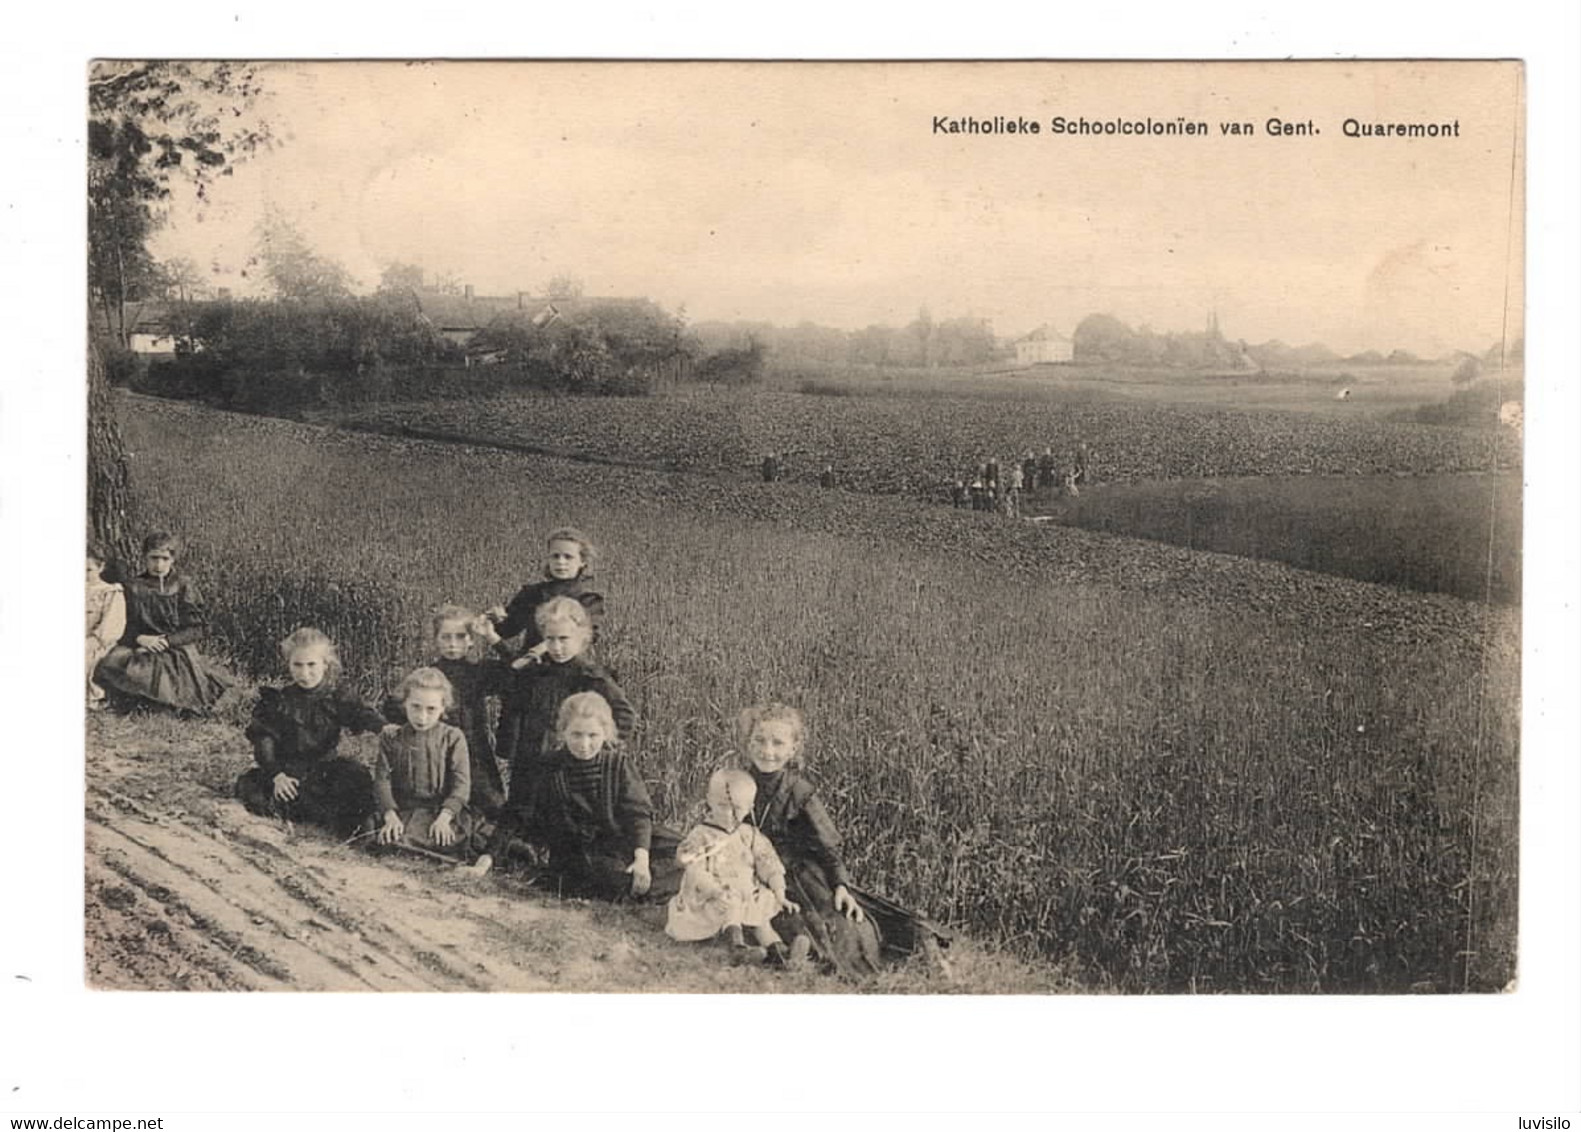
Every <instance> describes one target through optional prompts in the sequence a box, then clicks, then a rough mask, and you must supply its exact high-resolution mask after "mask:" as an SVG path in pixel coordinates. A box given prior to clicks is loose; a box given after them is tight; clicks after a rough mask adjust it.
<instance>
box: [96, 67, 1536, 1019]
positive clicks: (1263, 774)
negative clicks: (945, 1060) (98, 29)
mask: <svg viewBox="0 0 1581 1132" xmlns="http://www.w3.org/2000/svg"><path fill="white" fill-rule="evenodd" d="M1523 82H1524V72H1523V68H1522V65H1521V64H1520V63H1519V62H1513V61H1457V62H1430V61H1423V62H1362V61H1346V62H1314V63H1288V62H1286V63H1252V62H1246V63H1214V64H1203V63H1095V62H1092V63H1060V62H1020V63H861V64H842V63H615V62H553V63H551V62H519V63H517V62H410V63H407V62H357V63H351V62H281V61H273V62H260V63H247V62H235V61H233V62H225V63H219V62H213V63H210V62H202V61H184V62H157V61H144V60H106V61H100V62H96V63H94V64H93V66H92V67H91V69H90V72H89V74H88V75H87V94H88V105H89V123H88V150H89V154H88V168H87V170H86V177H87V182H86V183H87V197H88V217H89V229H88V234H89V240H88V248H87V271H88V294H89V300H90V310H89V312H88V327H89V329H88V333H89V338H90V350H89V374H88V378H89V385H90V392H91V396H90V411H89V419H88V422H87V427H88V433H89V455H90V465H89V467H90V501H89V511H90V514H89V526H90V529H91V531H92V538H91V541H90V543H89V547H88V552H87V603H88V618H87V666H86V670H85V674H84V686H83V691H82V696H83V703H84V705H85V711H86V727H87V777H86V787H87V810H86V819H85V821H86V826H85V842H86V862H85V864H86V878H87V879H86V938H85V945H84V946H85V954H84V962H85V978H86V982H87V984H88V985H89V986H90V987H93V988H105V989H120V990H156V991H170V990H209V991H233V990H234V991H241V990H275V991H386V990H396V991H414V990H425V991H426V990H438V991H555V992H572V993H595V992H620V993H628V994H629V993H647V992H715V991H719V992H731V993H750V994H765V995H766V994H772V993H777V992H795V993H799V994H809V993H824V992H828V993H838V994H850V993H878V992H884V993H904V994H924V995H926V994H934V993H943V992H962V991H964V992H970V993H980V994H1086V993H1098V992H1103V993H1111V994H1112V993H1121V994H1158V993H1172V994H1188V993H1195V994H1214V995H1218V994H1250V993H1256V994H1270V993H1273V994H1361V993H1367V994H1463V993H1468V992H1469V993H1496V992H1503V991H1506V990H1508V989H1510V988H1511V987H1513V986H1514V984H1515V981H1516V979H1517V976H1518V974H1519V971H1520V963H1519V955H1520V952H1519V943H1520V941H1519V939H1518V936H1517V930H1516V925H1517V891H1518V884H1517V881H1518V869H1517V866H1518V862H1519V849H1520V844H1519V836H1518V829H1519V826H1518V817H1519V811H1518V805H1517V801H1518V785H1519V783H1518V778H1519V775H1518V771H1519V764H1520V742H1521V734H1520V721H1521V714H1520V707H1521V705H1520V657H1521V637H1520V614H1521V607H1522V558H1521V546H1522V526H1521V523H1522V510H1521V501H1522V476H1523V440H1522V437H1523V427H1524V425H1523V409H1524V351H1523V337H1524V325H1523V309H1524V293H1523V283H1524V254H1523V250H1524V230H1525V207H1524V198H1525V153H1524V129H1525V98H1524V89H1523Z"/></svg>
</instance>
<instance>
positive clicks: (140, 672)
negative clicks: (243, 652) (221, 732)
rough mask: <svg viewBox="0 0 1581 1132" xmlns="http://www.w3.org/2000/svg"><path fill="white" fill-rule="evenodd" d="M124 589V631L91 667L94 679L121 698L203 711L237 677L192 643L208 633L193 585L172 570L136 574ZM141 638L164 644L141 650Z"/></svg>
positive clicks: (201, 601) (210, 705) (203, 610)
mask: <svg viewBox="0 0 1581 1132" xmlns="http://www.w3.org/2000/svg"><path fill="white" fill-rule="evenodd" d="M123 588H124V591H125V599H126V629H125V631H124V632H122V634H121V639H120V642H119V643H118V644H117V645H116V647H115V648H113V649H111V650H110V651H109V653H108V654H107V655H106V656H105V658H104V659H103V660H101V661H100V662H99V664H98V667H97V668H95V669H94V680H95V681H96V682H97V683H99V684H101V685H103V686H104V687H106V688H111V689H114V690H115V691H117V692H119V693H121V694H122V695H125V696H132V697H136V698H139V699H145V700H152V701H153V702H155V703H159V704H164V705H166V706H167V707H173V708H177V709H179V710H184V711H193V712H199V713H202V714H207V713H208V711H209V710H210V709H211V708H212V707H213V706H214V704H215V702H216V701H217V700H218V699H219V698H220V696H221V695H223V694H224V693H225V690H226V689H227V688H230V687H231V686H232V685H234V684H235V682H236V681H235V680H234V679H233V678H232V677H231V675H230V674H229V673H228V672H226V671H225V670H224V669H223V668H221V667H220V666H219V665H218V664H216V663H215V662H214V661H212V660H210V659H209V658H208V657H206V656H204V655H203V654H202V653H201V652H199V651H198V649H197V647H196V642H198V641H200V640H202V639H203V636H204V634H205V633H207V632H208V612H207V610H206V609H205V607H204V604H203V598H202V595H201V594H199V592H198V588H197V586H196V585H194V584H193V583H192V582H191V580H189V579H188V578H186V577H185V576H183V575H180V574H177V573H176V572H175V571H171V572H170V573H169V574H167V575H165V576H164V577H163V578H156V577H154V576H153V575H151V574H140V575H138V576H137V577H135V578H133V579H132V580H131V581H129V582H127V583H126V584H125V586H124V587H123ZM144 636H155V637H164V638H165V643H166V644H167V645H169V648H167V649H166V650H165V651H164V652H153V651H151V650H148V649H144V648H142V647H140V646H139V645H138V643H137V638H138V637H144Z"/></svg>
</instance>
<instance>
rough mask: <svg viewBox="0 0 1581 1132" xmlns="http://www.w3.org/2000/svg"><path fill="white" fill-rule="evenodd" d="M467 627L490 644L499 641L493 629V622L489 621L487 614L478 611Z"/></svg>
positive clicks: (498, 636)
mask: <svg viewBox="0 0 1581 1132" xmlns="http://www.w3.org/2000/svg"><path fill="white" fill-rule="evenodd" d="M467 628H468V629H469V630H470V631H471V632H472V633H473V634H474V635H475V636H479V637H482V638H483V639H484V640H485V641H487V642H488V643H489V644H491V645H497V644H499V643H500V635H499V634H498V633H497V632H495V631H494V622H492V621H490V620H489V618H488V614H486V613H480V614H478V615H477V616H476V617H474V618H473V619H472V620H471V622H470V623H468V625H467Z"/></svg>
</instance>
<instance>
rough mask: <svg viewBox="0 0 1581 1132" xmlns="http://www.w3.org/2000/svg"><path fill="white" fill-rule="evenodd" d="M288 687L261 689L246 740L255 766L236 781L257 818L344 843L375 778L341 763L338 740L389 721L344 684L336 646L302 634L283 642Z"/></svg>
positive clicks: (359, 766) (309, 633) (362, 810)
mask: <svg viewBox="0 0 1581 1132" xmlns="http://www.w3.org/2000/svg"><path fill="white" fill-rule="evenodd" d="M280 656H281V658H282V659H284V661H285V664H286V670H287V671H288V672H289V673H290V674H291V682H290V683H289V684H287V685H285V687H283V688H260V689H259V690H258V703H257V704H256V705H255V706H254V708H253V714H252V721H251V722H250V723H249V724H248V725H247V739H248V741H249V742H251V743H252V748H253V759H254V760H255V761H256V762H257V763H258V765H257V766H255V767H254V768H253V769H252V770H249V771H248V772H247V773H245V774H243V775H242V776H241V777H240V778H238V779H237V780H236V796H237V797H238V798H240V799H241V801H242V804H243V805H245V806H246V807H247V808H248V809H249V810H251V811H252V812H253V813H255V814H263V815H265V816H274V817H282V818H285V819H287V820H289V821H301V822H309V823H312V824H314V825H321V826H324V827H326V828H328V829H330V830H332V831H334V832H335V833H336V834H338V835H340V836H342V837H345V836H347V835H348V834H350V833H352V832H353V831H355V829H356V828H357V826H358V825H359V824H360V823H361V821H362V819H363V817H364V816H365V815H366V814H367V812H368V799H369V798H370V797H372V795H373V779H372V778H371V777H370V776H369V774H368V771H367V768H366V767H364V766H363V765H362V764H361V763H358V762H354V761H352V760H351V759H344V758H340V757H339V756H338V748H339V746H340V733H341V732H342V731H345V730H350V731H380V730H382V729H383V727H384V725H385V720H384V717H383V716H381V715H380V714H379V713H378V712H376V711H374V710H373V708H371V707H369V706H368V705H367V704H365V703H363V702H362V701H361V700H360V699H358V698H357V697H356V696H355V695H354V694H353V693H352V692H351V691H350V690H349V689H346V688H344V687H342V686H341V684H340V676H341V666H340V655H339V653H337V652H336V651H335V643H334V642H333V641H331V640H330V639H329V638H328V637H326V636H325V635H324V634H323V633H321V632H319V631H318V630H317V629H310V628H302V629H298V630H297V631H296V632H294V633H292V634H291V635H290V636H289V637H287V638H286V639H285V640H283V641H281V642H280Z"/></svg>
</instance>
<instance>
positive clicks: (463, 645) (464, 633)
mask: <svg viewBox="0 0 1581 1132" xmlns="http://www.w3.org/2000/svg"><path fill="white" fill-rule="evenodd" d="M434 644H435V645H436V646H437V647H438V649H439V655H440V656H442V657H444V658H445V659H446V660H460V659H462V658H463V657H465V656H466V655H467V653H468V652H469V651H470V650H471V648H472V629H471V627H470V626H469V625H468V624H467V622H465V621H462V620H460V619H457V620H454V621H441V622H440V623H439V627H438V630H437V631H436V632H435V633H434Z"/></svg>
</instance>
